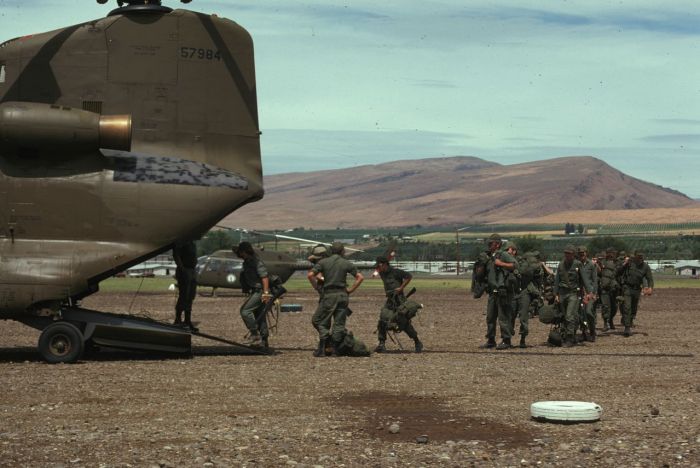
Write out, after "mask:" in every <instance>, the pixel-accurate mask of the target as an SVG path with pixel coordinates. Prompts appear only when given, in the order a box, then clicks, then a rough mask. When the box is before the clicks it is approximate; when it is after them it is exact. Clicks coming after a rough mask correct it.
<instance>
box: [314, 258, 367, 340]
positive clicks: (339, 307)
mask: <svg viewBox="0 0 700 468" xmlns="http://www.w3.org/2000/svg"><path fill="white" fill-rule="evenodd" d="M311 271H312V272H313V273H314V274H318V273H321V274H322V275H323V292H322V294H321V302H320V313H319V317H318V321H317V324H318V327H317V330H318V335H319V338H320V339H321V340H322V341H325V340H326V339H328V338H329V337H331V338H332V339H333V342H334V343H336V344H337V343H340V342H341V341H342V340H343V339H344V337H345V335H346V334H347V331H346V330H345V322H346V319H347V314H348V310H349V309H348V305H349V295H348V292H347V282H346V277H347V275H352V276H356V275H357V268H356V267H355V265H353V264H352V263H351V262H350V261H348V260H346V259H345V258H343V257H342V256H340V255H338V254H333V255H331V256H330V257H328V258H323V259H321V260H319V261H318V263H317V264H316V265H314V267H313V268H312V269H311Z"/></svg>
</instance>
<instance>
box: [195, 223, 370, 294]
mask: <svg viewBox="0 0 700 468" xmlns="http://www.w3.org/2000/svg"><path fill="white" fill-rule="evenodd" d="M217 227H218V228H222V229H230V228H226V227H223V226H217ZM245 232H247V233H250V234H253V235H256V236H270V237H274V238H275V239H283V240H292V241H298V242H305V243H307V244H319V242H318V241H315V240H311V239H304V238H302V237H292V236H286V235H283V234H269V233H264V232H258V231H252V230H245ZM320 243H321V244H324V245H328V246H330V244H328V243H324V242H320ZM345 249H346V250H347V251H348V252H350V253H352V252H362V250H360V249H354V248H352V247H347V246H346V247H345ZM255 252H256V253H257V255H258V256H259V257H260V259H261V260H262V261H263V262H264V263H265V266H266V267H267V270H268V272H269V274H270V275H276V276H278V277H279V278H280V280H281V281H282V283H285V282H286V281H287V280H288V279H289V278H290V277H291V276H292V275H293V274H294V272H295V271H307V270H309V269H310V268H311V267H312V266H313V265H312V264H311V262H309V261H307V260H296V259H295V258H294V257H292V256H291V255H289V254H287V253H285V252H279V251H276V250H265V249H261V248H255ZM366 263H369V262H357V264H358V266H363V267H366V266H367V265H366ZM242 270H243V260H241V259H240V258H238V257H237V256H236V255H235V254H234V253H233V252H232V251H231V250H217V251H216V252H214V253H212V254H211V255H206V256H203V257H200V258H199V260H198V262H197V285H198V286H205V287H211V288H212V295H214V294H215V291H216V289H217V288H230V289H241V287H242V285H241V281H240V276H241V275H240V273H241V271H242Z"/></svg>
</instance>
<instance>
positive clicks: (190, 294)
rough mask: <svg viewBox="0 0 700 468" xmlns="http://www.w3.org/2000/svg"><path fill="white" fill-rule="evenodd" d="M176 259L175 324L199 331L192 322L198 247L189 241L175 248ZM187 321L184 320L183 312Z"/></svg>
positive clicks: (174, 256) (174, 257) (174, 255)
mask: <svg viewBox="0 0 700 468" xmlns="http://www.w3.org/2000/svg"><path fill="white" fill-rule="evenodd" d="M173 259H174V260H175V265H177V268H176V269H175V279H176V280H177V291H178V292H177V304H175V325H179V326H182V327H184V328H188V329H189V330H191V331H193V332H197V331H199V330H198V329H197V327H195V326H194V325H193V324H192V302H194V297H195V295H196V294H197V272H196V271H195V270H196V268H197V247H196V246H195V245H194V242H192V241H188V242H185V243H184V244H179V245H176V246H175V247H174V248H173ZM183 313H184V314H185V321H184V323H183V321H182V314H183Z"/></svg>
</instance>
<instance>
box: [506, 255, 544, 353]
mask: <svg viewBox="0 0 700 468" xmlns="http://www.w3.org/2000/svg"><path fill="white" fill-rule="evenodd" d="M506 252H508V253H509V254H511V255H512V256H513V257H514V258H515V259H516V262H517V266H516V269H515V270H516V271H517V273H518V274H516V275H515V278H516V280H517V284H516V290H515V292H514V295H513V301H512V303H511V308H512V311H513V316H512V318H511V333H512V334H513V335H514V334H515V319H516V318H518V319H519V320H520V345H519V346H520V347H521V348H527V344H525V338H526V337H527V335H528V322H529V318H530V302H531V301H532V296H531V293H532V291H533V289H534V288H535V286H534V285H533V284H532V281H533V275H534V272H535V268H536V266H538V265H539V262H538V261H537V259H536V258H535V257H534V256H533V255H532V253H530V252H528V253H527V254H525V255H522V256H518V246H517V245H515V243H513V242H508V244H507V246H506Z"/></svg>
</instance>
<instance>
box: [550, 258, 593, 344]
mask: <svg viewBox="0 0 700 468" xmlns="http://www.w3.org/2000/svg"><path fill="white" fill-rule="evenodd" d="M575 252H576V249H575V248H574V246H573V245H568V246H566V248H565V249H564V259H563V260H562V261H561V262H559V267H558V268H557V273H556V275H555V277H554V294H555V301H556V302H557V303H558V304H559V305H560V307H561V308H562V312H563V313H564V324H563V327H562V332H561V334H562V346H563V347H565V348H570V347H571V346H573V345H574V344H575V342H576V326H577V325H578V323H579V306H580V303H581V295H582V294H585V292H586V290H588V289H590V288H591V287H592V286H591V285H590V284H586V283H587V281H588V280H587V279H586V278H584V277H583V276H582V275H581V267H582V265H581V262H579V261H578V260H576V258H574V255H575Z"/></svg>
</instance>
